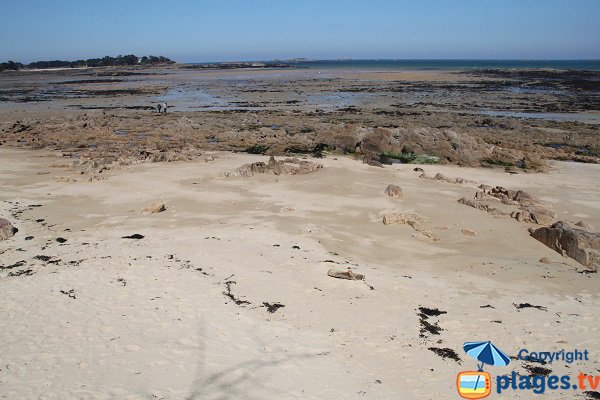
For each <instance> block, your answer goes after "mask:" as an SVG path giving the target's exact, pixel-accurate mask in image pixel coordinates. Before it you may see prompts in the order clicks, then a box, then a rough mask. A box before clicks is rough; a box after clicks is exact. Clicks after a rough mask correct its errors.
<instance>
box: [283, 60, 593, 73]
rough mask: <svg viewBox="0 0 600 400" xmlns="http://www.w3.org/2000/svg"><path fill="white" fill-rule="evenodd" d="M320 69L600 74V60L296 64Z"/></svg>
mask: <svg viewBox="0 0 600 400" xmlns="http://www.w3.org/2000/svg"><path fill="white" fill-rule="evenodd" d="M293 64H295V65H298V66H299V67H308V68H316V69H362V70H465V69H482V68H534V69H538V68H549V69H578V70H596V71H598V70H600V60H547V61H546V60H339V61H337V60H336V61H329V60H318V61H300V62H295V63H293Z"/></svg>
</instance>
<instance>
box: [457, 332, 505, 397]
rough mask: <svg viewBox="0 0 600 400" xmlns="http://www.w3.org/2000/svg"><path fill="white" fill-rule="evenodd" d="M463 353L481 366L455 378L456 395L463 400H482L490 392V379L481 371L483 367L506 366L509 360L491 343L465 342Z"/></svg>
mask: <svg viewBox="0 0 600 400" xmlns="http://www.w3.org/2000/svg"><path fill="white" fill-rule="evenodd" d="M463 349H464V350H465V353H467V354H468V355H469V356H471V357H473V358H474V359H476V360H477V361H478V362H480V363H481V364H478V365H477V371H463V372H460V373H459V374H458V376H457V377H456V387H457V389H458V394H459V395H460V396H461V397H463V398H465V399H483V398H484V397H487V396H489V395H490V393H491V392H492V377H491V376H490V374H489V373H487V372H485V371H484V370H483V366H484V365H485V364H487V365H493V366H501V367H504V366H507V365H508V364H509V363H510V358H508V356H507V355H506V354H504V352H503V351H502V350H500V349H499V348H498V347H496V346H494V344H493V343H492V342H489V341H487V342H466V343H465V344H464V345H463Z"/></svg>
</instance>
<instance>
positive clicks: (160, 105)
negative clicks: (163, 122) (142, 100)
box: [156, 103, 162, 114]
mask: <svg viewBox="0 0 600 400" xmlns="http://www.w3.org/2000/svg"><path fill="white" fill-rule="evenodd" d="M156 109H157V110H158V113H159V114H160V112H161V111H162V104H161V103H158V104H157V105H156Z"/></svg>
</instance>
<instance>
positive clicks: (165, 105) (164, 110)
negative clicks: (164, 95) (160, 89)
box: [161, 102, 167, 114]
mask: <svg viewBox="0 0 600 400" xmlns="http://www.w3.org/2000/svg"><path fill="white" fill-rule="evenodd" d="M161 108H162V112H164V113H165V114H166V113H167V103H166V102H164V103H162V104H161Z"/></svg>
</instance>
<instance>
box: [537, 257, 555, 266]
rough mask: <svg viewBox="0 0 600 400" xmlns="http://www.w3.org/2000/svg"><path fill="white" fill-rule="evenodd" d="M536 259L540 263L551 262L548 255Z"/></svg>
mask: <svg viewBox="0 0 600 400" xmlns="http://www.w3.org/2000/svg"><path fill="white" fill-rule="evenodd" d="M538 261H539V262H541V263H542V264H552V260H550V259H549V258H548V257H542V258H540V259H539V260H538Z"/></svg>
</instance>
